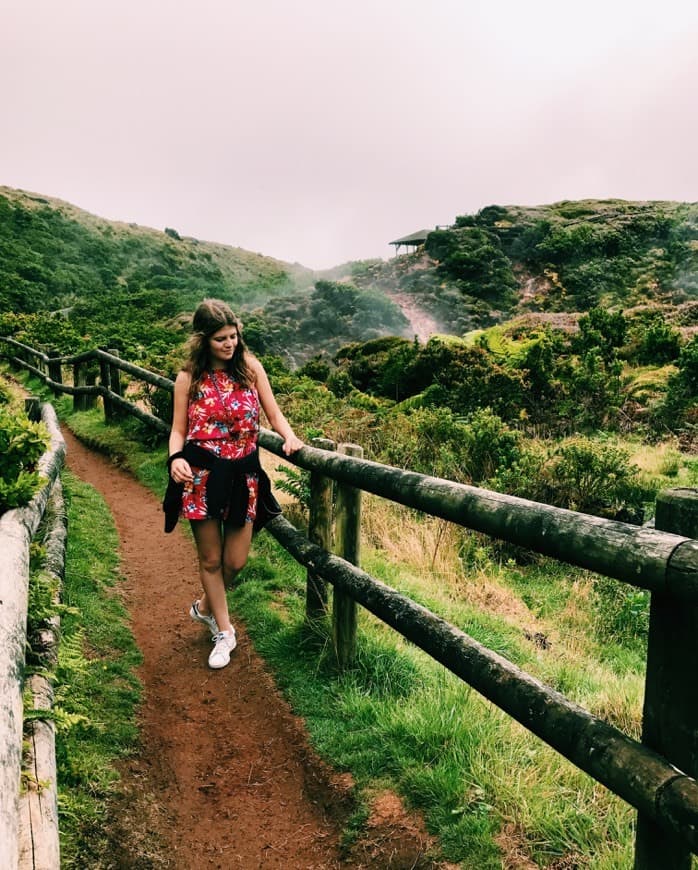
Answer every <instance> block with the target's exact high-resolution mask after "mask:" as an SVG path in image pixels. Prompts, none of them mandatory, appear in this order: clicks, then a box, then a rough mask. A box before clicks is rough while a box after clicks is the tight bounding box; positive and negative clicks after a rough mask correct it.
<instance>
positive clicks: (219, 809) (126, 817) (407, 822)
mask: <svg viewBox="0 0 698 870" xmlns="http://www.w3.org/2000/svg"><path fill="white" fill-rule="evenodd" d="M64 435H65V438H66V442H67V446H68V450H67V465H68V467H69V468H70V469H71V471H73V472H74V473H75V474H76V475H77V476H79V477H80V478H81V479H82V480H84V481H86V482H87V483H89V484H91V485H92V486H94V487H95V488H96V489H97V490H99V492H101V493H102V495H103V497H104V498H105V500H106V502H107V504H108V506H109V508H110V510H111V512H112V514H113V516H114V520H115V523H116V527H117V530H118V533H119V537H120V540H121V570H122V573H123V575H124V577H125V583H124V585H123V597H124V600H125V604H126V607H127V608H128V610H129V613H130V614H131V619H132V629H133V632H134V635H135V638H136V642H137V644H138V646H139V648H140V649H141V651H142V653H143V665H142V667H141V668H140V672H139V676H140V679H141V680H142V682H143V685H144V701H143V705H142V708H141V712H140V725H141V731H142V746H141V749H140V752H139V754H138V755H137V756H135V757H133V758H132V759H130V760H129V761H128V762H127V763H126V764H125V765H124V767H123V769H122V786H121V792H122V794H121V797H120V798H119V799H117V804H116V806H115V807H112V811H111V817H112V818H113V826H114V828H115V830H114V837H113V839H114V854H113V855H112V856H111V863H110V865H109V866H111V867H124V868H129V870H135V868H194V870H197V868H243V870H253V868H269V870H272V868H308V870H323V868H327V870H334V868H340V867H346V868H357V870H358V868H377V870H378V868H380V870H385V868H420V867H421V868H425V867H435V866H444V865H438V864H436V863H435V862H434V861H433V860H431V859H430V858H429V857H428V856H429V853H430V852H432V848H433V844H432V843H431V842H430V840H429V838H428V837H427V835H426V834H425V832H424V828H423V825H421V823H420V821H419V819H415V818H412V817H409V816H408V815H407V814H406V813H405V812H404V809H403V808H402V805H401V803H400V802H399V800H398V799H397V798H395V797H394V796H389V797H386V796H385V795H382V796H379V799H378V800H376V802H375V804H374V808H373V812H372V814H371V817H370V819H369V823H368V825H367V836H366V837H365V838H364V839H363V840H361V842H359V843H357V844H356V845H355V846H354V847H353V848H352V849H351V851H350V853H349V854H344V855H342V853H340V848H339V840H340V836H341V825H342V821H343V820H345V819H346V817H347V815H348V813H349V812H350V811H351V809H352V783H351V780H350V778H349V777H347V776H340V775H337V774H334V773H333V772H332V771H329V770H328V769H327V768H326V766H324V765H323V764H322V763H321V762H320V760H319V759H318V758H317V757H316V756H315V755H314V754H313V752H312V751H311V750H310V748H309V746H308V743H307V739H306V735H305V732H304V729H303V725H302V722H301V721H300V720H299V719H298V718H297V717H294V716H293V715H292V713H291V711H290V710H289V708H288V706H287V704H286V703H285V701H284V699H283V698H282V697H281V695H280V694H279V692H278V690H277V688H276V686H275V684H274V681H273V679H272V678H271V676H270V675H269V673H268V672H267V671H266V669H265V666H264V664H263V663H262V661H261V660H260V659H259V657H258V656H257V655H256V654H255V651H254V649H253V648H252V645H251V642H250V640H249V637H248V635H247V633H246V631H245V627H244V625H241V624H240V622H239V620H238V621H237V629H238V639H239V645H238V648H237V650H236V651H235V652H234V653H233V658H232V660H231V663H230V665H229V666H228V667H226V668H224V669H222V670H220V671H212V670H210V669H209V668H208V667H207V664H206V659H207V656H208V653H209V650H210V641H209V635H208V632H207V630H206V629H205V628H203V627H202V626H199V625H197V624H195V623H193V622H192V621H191V620H190V618H189V616H188V609H189V605H190V603H191V601H192V600H193V598H194V597H195V596H196V595H197V594H198V591H199V586H198V580H197V565H196V557H195V549H194V545H193V543H192V542H191V541H190V540H189V538H188V537H187V536H186V535H185V534H184V532H183V530H182V529H181V528H179V527H178V528H177V529H175V531H174V533H172V534H170V535H167V536H165V535H164V533H163V518H162V512H161V510H160V505H159V503H158V500H157V499H156V498H155V497H154V496H153V495H152V494H151V493H150V492H148V491H147V490H146V489H145V488H143V487H142V486H140V484H138V483H137V482H136V481H135V480H134V479H133V478H132V477H131V476H130V475H129V474H127V473H126V472H124V471H122V470H120V469H119V468H117V467H116V466H115V465H114V464H112V463H111V462H110V461H109V460H107V459H105V458H103V457H101V456H99V455H96V454H94V453H92V452H90V451H89V450H87V449H86V448H85V447H84V446H83V445H82V444H81V443H80V442H79V441H77V440H76V439H75V437H74V436H72V434H71V433H70V432H68V431H64ZM387 807H389V808H390V812H386V811H385V810H386V808H387Z"/></svg>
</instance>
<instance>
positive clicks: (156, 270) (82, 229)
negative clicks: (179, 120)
mask: <svg viewBox="0 0 698 870" xmlns="http://www.w3.org/2000/svg"><path fill="white" fill-rule="evenodd" d="M303 272H307V270H303V269H302V267H298V266H291V265H290V264H287V263H282V262H279V261H278V260H274V259H272V258H271V257H264V256H261V255H260V254H253V253H251V252H249V251H245V250H243V249H242V248H235V247H228V246H226V245H221V244H216V243H212V242H203V241H199V240H197V239H194V238H189V237H186V238H182V237H180V235H179V233H178V232H177V231H176V230H175V229H172V228H165V229H164V230H163V231H160V230H155V229H151V228H148V227H141V226H137V225H136V224H124V223H119V222H116V221H109V220H105V219H103V218H99V217H96V216H95V215H92V214H90V213H89V212H86V211H83V210H82V209H79V208H77V207H76V206H74V205H71V204H70V203H67V202H63V201H62V200H57V199H51V198H48V197H44V196H41V195H37V194H31V193H27V192H25V191H20V190H13V189H11V188H7V187H0V309H2V310H13V311H15V312H31V311H38V310H44V309H49V310H56V309H61V308H65V307H68V306H70V305H72V304H74V303H75V302H76V301H78V300H83V299H85V298H93V297H95V296H104V295H114V294H117V295H126V296H133V295H135V294H138V293H140V292H142V291H146V290H150V291H168V292H169V293H170V294H172V295H177V296H178V297H179V299H180V302H181V304H180V306H177V307H181V308H185V307H187V305H188V304H189V299H193V298H197V299H198V298H201V296H202V295H211V294H214V293H215V294H216V295H220V296H224V297H225V298H227V299H230V300H231V301H233V302H238V301H240V300H241V299H242V298H243V295H244V297H245V298H247V299H249V298H250V294H255V295H256V296H258V297H260V298H268V296H269V295H271V294H272V293H280V292H283V291H284V290H285V289H288V287H289V286H291V285H292V283H293V279H294V278H295V277H296V276H299V277H300V276H301V275H302V273H303Z"/></svg>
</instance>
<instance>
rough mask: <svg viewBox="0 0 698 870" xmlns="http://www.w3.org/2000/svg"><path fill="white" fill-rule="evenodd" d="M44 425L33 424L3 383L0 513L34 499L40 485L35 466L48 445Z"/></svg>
mask: <svg viewBox="0 0 698 870" xmlns="http://www.w3.org/2000/svg"><path fill="white" fill-rule="evenodd" d="M48 442H49V436H48V432H47V431H46V427H45V426H44V424H43V423H32V422H31V421H30V420H29V419H28V418H27V416H26V414H25V413H24V411H23V410H21V408H20V407H19V405H18V404H17V402H16V401H12V398H11V394H10V392H9V390H7V389H6V388H5V387H3V386H2V385H1V384H0V514H2V513H4V512H5V511H7V510H11V509H12V508H16V507H20V506H21V505H24V504H26V503H27V502H28V501H30V500H31V498H32V496H33V495H34V493H35V492H36V491H37V490H38V489H39V487H40V486H41V480H40V478H39V472H38V471H37V468H36V465H37V462H38V461H39V459H40V458H41V455H42V454H43V453H44V451H45V450H46V447H47V446H48Z"/></svg>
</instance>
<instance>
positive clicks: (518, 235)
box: [0, 187, 698, 368]
mask: <svg viewBox="0 0 698 870" xmlns="http://www.w3.org/2000/svg"><path fill="white" fill-rule="evenodd" d="M205 296H217V297H221V298H223V299H226V300H227V301H229V302H230V303H231V305H232V306H233V307H234V308H235V309H236V310H238V311H239V312H240V313H241V314H242V316H243V319H244V322H245V334H246V337H247V339H248V342H249V344H250V346H251V347H252V348H253V350H255V352H257V353H262V354H272V355H276V356H279V357H281V358H282V359H283V361H284V362H285V364H286V365H288V366H290V367H291V368H297V367H300V366H302V365H303V364H304V363H306V362H308V361H309V360H310V359H312V357H314V356H316V355H318V354H324V355H325V358H326V359H329V358H331V357H333V356H334V355H335V354H336V353H337V352H338V351H339V350H340V349H341V348H342V347H343V346H344V345H346V344H349V343H352V342H362V341H372V340H375V339H378V338H382V337H385V336H389V335H396V336H401V337H404V338H408V339H412V338H413V337H415V336H416V337H417V338H418V339H419V340H420V341H421V342H422V343H424V342H426V340H427V339H428V337H429V335H431V334H434V333H445V334H451V335H457V336H460V335H468V334H472V333H473V332H474V331H480V330H482V329H487V328H489V327H491V326H494V325H497V324H504V323H507V322H512V324H513V326H512V328H513V329H515V330H516V331H518V332H523V333H535V332H536V331H538V330H540V329H541V328H544V327H545V326H553V327H558V326H564V328H565V329H567V330H568V331H569V330H572V331H574V330H576V324H577V321H578V319H579V315H580V314H581V313H584V312H586V311H589V310H591V309H592V308H593V307H594V306H601V307H603V308H605V309H608V310H615V311H624V312H626V313H629V316H632V315H631V314H630V313H631V312H635V313H636V314H637V315H638V316H643V317H644V316H646V312H647V310H650V311H652V312H654V313H655V314H659V315H661V317H663V318H664V319H665V320H667V321H668V322H669V323H671V324H672V326H674V327H675V328H676V329H678V330H679V331H680V332H681V333H682V334H683V336H684V338H687V337H689V336H690V334H691V333H692V332H693V331H695V330H696V328H698V205H696V204H686V203H675V202H648V203H636V202H624V201H620V200H605V201H596V200H587V201H583V202H562V203H556V204H553V205H545V206H538V207H530V208H529V207H523V206H489V207H487V208H484V209H482V210H481V211H479V212H478V213H477V214H475V215H461V216H459V217H457V218H456V219H455V222H454V225H453V226H452V227H450V228H448V229H440V230H436V231H434V232H432V233H431V234H430V235H429V236H428V238H427V242H426V245H425V246H424V247H422V248H420V249H418V250H417V251H416V252H415V253H411V254H407V255H403V256H399V257H395V258H393V259H391V260H389V261H383V260H365V261H359V262H353V263H346V264H342V265H340V266H337V267H335V268H334V269H332V270H327V271H326V272H322V273H313V272H311V271H310V270H307V269H304V268H303V267H302V266H299V265H298V264H294V265H291V264H288V263H282V262H280V261H278V260H274V259H272V258H269V257H264V256H262V255H260V254H254V253H251V252H249V251H245V250H243V249H241V248H235V247H228V246H225V245H221V244H214V243H210V242H204V241H199V240H197V239H194V238H189V237H185V238H182V237H181V236H180V234H179V233H178V232H177V230H176V229H174V228H171V227H167V228H164V229H163V230H162V231H160V230H155V229H151V228H147V227H140V226H137V225H135V224H124V223H119V222H114V221H109V220H106V219H104V218H100V217H96V216H95V215H92V214H89V213H88V212H85V211H83V210H81V209H79V208H77V207H76V206H74V205H71V204H70V203H66V202H63V201H61V200H57V199H51V198H49V197H45V196H41V195H39V194H31V193H27V192H25V191H19V190H12V189H10V188H7V187H0V327H1V329H2V331H3V332H5V333H12V334H17V335H19V337H20V338H21V337H24V338H25V339H27V340H29V339H31V340H32V341H33V342H38V343H39V344H43V345H44V346H47V347H48V346H50V347H53V348H55V349H57V350H61V351H68V350H74V349H76V348H78V347H80V346H82V344H83V343H84V344H85V346H93V345H94V344H108V345H109V346H110V347H117V348H120V349H121V350H122V352H123V353H125V354H127V355H129V356H130V357H131V358H134V359H136V358H139V359H141V360H142V361H144V362H150V363H151V364H155V365H161V364H162V360H163V358H166V357H168V355H170V354H171V353H175V352H176V350H177V348H178V347H179V346H180V345H181V343H182V340H183V338H184V336H185V334H186V319H185V318H182V317H180V315H181V314H182V313H183V312H189V311H191V310H192V308H193V307H194V306H195V304H196V303H197V302H198V301H199V300H200V299H202V298H204V297H205ZM134 311H138V315H139V316H138V318H134V317H133V312H134ZM56 312H60V313H61V314H62V315H63V322H62V323H61V324H57V323H56V322H55V319H54V320H53V322H49V319H50V318H52V313H53V314H55V313H56ZM643 312H645V313H643ZM158 360H159V361H160V362H158ZM165 368H167V365H165Z"/></svg>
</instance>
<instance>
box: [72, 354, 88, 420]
mask: <svg viewBox="0 0 698 870" xmlns="http://www.w3.org/2000/svg"><path fill="white" fill-rule="evenodd" d="M85 368H86V365H85V362H84V361H82V362H76V363H73V386H74V387H85V386H87V377H86V371H85ZM86 398H87V396H84V395H82V396H81V395H79V394H77V393H75V394H74V395H73V411H85V410H86V409H87V403H86V402H85V399H86Z"/></svg>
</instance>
